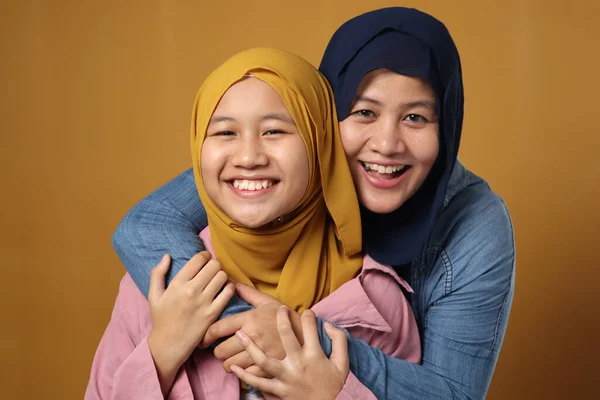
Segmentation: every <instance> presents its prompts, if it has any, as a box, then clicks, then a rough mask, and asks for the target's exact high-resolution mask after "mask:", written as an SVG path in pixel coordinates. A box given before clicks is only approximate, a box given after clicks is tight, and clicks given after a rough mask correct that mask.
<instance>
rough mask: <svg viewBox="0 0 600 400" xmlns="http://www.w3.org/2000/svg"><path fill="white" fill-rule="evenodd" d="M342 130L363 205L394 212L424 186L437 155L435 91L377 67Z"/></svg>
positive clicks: (367, 77)
mask: <svg viewBox="0 0 600 400" xmlns="http://www.w3.org/2000/svg"><path fill="white" fill-rule="evenodd" d="M340 133H341V136H342V142H343V144H344V150H345V151H346V156H347V158H348V163H349V165H350V169H351V171H352V177H353V179H354V184H355V185H356V190H357V193H358V198H359V200H360V202H361V204H362V205H363V206H365V207H366V208H368V209H369V210H371V211H373V212H375V213H380V214H384V213H389V212H392V211H394V210H396V209H398V208H399V207H400V206H402V204H404V203H405V202H406V200H408V199H409V198H410V197H411V196H413V195H414V194H415V192H416V191H417V190H418V189H419V187H421V185H422V184H423V182H424V181H425V179H426V178H427V174H428V173H429V171H430V170H431V168H432V167H433V164H434V163H435V160H436V158H437V155H438V152H439V139H438V117H437V112H436V99H435V94H434V92H433V90H432V89H431V87H430V85H429V84H428V83H427V82H426V81H425V80H423V79H420V78H413V77H409V76H405V75H400V74H397V73H395V72H392V71H390V70H387V69H377V70H374V71H372V72H370V73H368V74H367V75H365V77H364V78H363V80H362V82H361V84H360V86H359V88H358V90H357V93H356V97H355V99H354V103H353V105H352V109H351V112H350V115H349V116H348V117H347V118H346V119H345V120H343V121H342V122H341V123H340Z"/></svg>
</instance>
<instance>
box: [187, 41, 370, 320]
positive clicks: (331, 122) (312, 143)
mask: <svg viewBox="0 0 600 400" xmlns="http://www.w3.org/2000/svg"><path fill="white" fill-rule="evenodd" d="M248 75H251V77H247V76H248ZM241 79H260V80H261V81H263V82H265V83H267V84H268V85H269V86H271V87H272V88H273V89H274V90H275V91H276V92H277V93H278V94H279V96H280V97H281V98H282V100H283V101H284V103H285V105H286V107H287V109H288V111H289V112H290V114H291V116H292V118H293V119H294V122H295V124H296V126H297V128H298V131H299V132H300V134H301V136H302V139H303V141H304V144H305V146H306V150H307V153H308V161H309V167H310V179H309V184H308V188H307V190H306V193H305V195H304V197H303V198H302V200H301V201H300V203H299V204H298V205H297V206H296V207H295V208H294V209H293V210H291V211H290V212H289V213H287V214H286V215H283V216H281V218H280V221H279V219H278V220H277V221H274V222H272V223H270V224H267V225H266V226H264V227H261V228H258V229H249V228H245V227H240V226H239V225H237V224H236V223H234V221H233V220H232V219H231V218H229V216H227V215H226V214H225V213H224V212H223V211H221V210H220V209H219V208H218V207H217V206H216V205H215V204H214V203H213V202H212V200H211V199H210V197H209V196H208V194H207V192H206V190H205V189H204V185H203V182H202V173H201V170H200V157H201V148H202V144H203V142H204V139H205V137H206V129H207V127H208V123H209V120H210V118H211V116H212V114H213V112H214V110H215V109H216V107H217V105H218V103H219V100H220V99H221V97H222V96H223V94H224V93H225V92H226V91H227V89H229V87H231V86H232V85H233V84H235V83H236V82H238V81H240V80H241ZM191 148H192V159H193V169H194V176H195V180H196V185H197V188H198V193H199V195H200V199H201V200H202V203H203V204H204V206H205V208H206V212H207V216H208V223H209V229H210V233H211V239H212V242H213V248H214V251H215V255H216V259H217V260H219V262H220V263H221V266H222V268H223V270H224V271H225V272H226V273H227V275H228V276H229V277H230V278H232V279H234V280H236V281H239V282H242V283H246V284H248V285H252V286H254V287H256V288H257V289H259V290H260V291H262V292H265V293H268V294H270V295H273V296H274V297H276V298H277V299H279V300H280V301H281V302H283V303H284V304H286V305H287V306H288V307H290V308H291V309H294V310H296V311H303V310H304V309H306V308H309V307H311V306H312V305H313V304H315V303H317V302H318V301H319V300H321V299H323V298H324V297H326V296H327V295H329V294H330V293H332V292H333V291H334V290H336V289H337V288H338V287H340V286H341V285H343V284H344V283H346V282H347V281H348V280H350V279H352V278H353V277H354V276H355V275H356V274H357V272H358V271H359V270H360V268H361V265H362V257H361V255H360V250H361V240H362V238H361V224H360V209H359V206H358V200H357V198H356V194H355V189H354V185H353V182H352V176H351V174H350V170H349V168H348V165H347V162H346V157H345V153H344V149H343V147H342V143H341V140H340V136H339V131H338V122H337V114H336V111H335V104H334V100H333V93H332V90H331V87H330V86H329V84H328V83H327V81H326V80H325V79H324V77H323V76H322V75H321V74H320V73H319V72H318V71H317V70H316V69H315V68H314V67H313V66H312V65H311V64H310V63H308V62H307V61H305V60H304V59H302V58H300V57H298V56H295V55H293V54H290V53H287V52H285V51H282V50H276V49H268V48H257V49H251V50H246V51H243V52H241V53H238V54H237V55H235V56H233V57H232V58H230V59H229V60H227V61H226V62H225V63H224V64H222V65H221V66H220V67H218V68H217V69H216V70H215V71H214V72H213V73H212V74H211V75H210V76H209V77H208V78H207V79H206V81H205V82H204V83H203V85H202V87H201V88H200V90H199V92H198V95H197V96H196V101H195V104H194V109H193V113H192V124H191Z"/></svg>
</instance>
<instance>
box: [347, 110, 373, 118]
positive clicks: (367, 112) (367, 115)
mask: <svg viewBox="0 0 600 400" xmlns="http://www.w3.org/2000/svg"><path fill="white" fill-rule="evenodd" d="M352 114H354V115H358V116H359V117H365V118H370V117H373V116H375V113H374V112H373V111H371V110H358V111H354V112H353V113H352Z"/></svg>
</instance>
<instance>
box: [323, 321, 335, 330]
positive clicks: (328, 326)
mask: <svg viewBox="0 0 600 400" xmlns="http://www.w3.org/2000/svg"><path fill="white" fill-rule="evenodd" d="M323 325H325V328H329V329H333V325H331V324H330V323H329V322H325V323H324V324H323Z"/></svg>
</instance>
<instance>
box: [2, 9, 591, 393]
mask: <svg viewBox="0 0 600 400" xmlns="http://www.w3.org/2000/svg"><path fill="white" fill-rule="evenodd" d="M599 4H600V3H599V2H597V1H592V0H590V1H584V0H571V1H558V0H552V1H551V0H545V1H543V0H538V1H534V0H531V1H516V0H504V1H478V0H462V1H459V0H456V1H447V0H438V1H434V0H431V1H403V2H399V1H383V0H369V1H364V0H363V1H359V0H337V1H334V0H330V1H325V0H302V1H284V0H280V1H272V0H261V1H257V2H246V1H233V0H229V1H228V0H221V1H200V0H196V1H192V0H179V1H171V2H168V1H157V0H154V1H141V0H135V1H134V0H122V1H114V0H112V1H109V0H105V1H60V2H59V1H27V0H25V1H20V2H17V1H10V2H9V1H2V2H1V3H0V33H1V35H0V51H1V53H0V73H1V76H2V82H1V86H0V88H1V89H0V90H1V92H2V95H1V96H0V134H1V142H0V173H1V176H0V178H1V180H0V182H1V183H0V184H1V190H0V201H1V204H0V210H1V211H0V235H1V236H0V250H1V253H0V267H1V276H2V287H1V288H0V301H1V303H0V324H1V330H0V358H1V360H2V362H1V364H0V365H1V373H0V382H1V386H0V391H1V393H2V395H1V397H2V398H5V399H80V398H82V397H83V393H84V390H85V387H86V384H87V380H88V377H89V371H90V365H91V362H92V358H93V355H94V351H95V349H96V346H97V345H98V342H99V340H100V337H101V336H102V333H103V331H104V328H105V327H106V324H107V323H108V321H109V318H110V313H111V310H112V307H113V302H114V298H115V296H116V294H117V289H118V283H119V280H120V279H121V277H122V275H123V273H124V269H123V266H122V264H121V263H120V261H119V259H118V258H117V256H116V255H115V253H114V251H113V249H112V247H111V235H112V233H113V231H114V229H115V228H116V226H117V224H118V223H119V221H120V219H121V218H122V217H123V216H124V214H125V213H126V212H127V210H128V209H129V208H130V207H132V206H133V205H134V204H135V203H136V202H137V201H138V200H140V199H141V198H142V197H144V196H145V195H146V194H148V193H150V192H151V191H152V190H153V189H155V188H157V187H158V186H159V185H161V184H163V183H164V182H166V181H168V180H169V179H171V178H172V177H174V176H175V175H176V174H178V173H179V172H181V171H183V170H185V169H187V168H189V167H190V165H191V157H190V150H189V137H188V135H189V121H190V111H191V107H192V102H193V99H194V96H195V93H196V91H197V90H198V88H199V86H200V85H201V83H202V81H203V80H204V78H205V77H206V76H207V74H208V73H209V72H210V71H211V70H212V69H213V68H215V67H216V66H217V65H219V64H220V63H221V62H223V61H224V60H225V59H226V58H227V57H229V56H231V55H232V54H234V53H235V52H237V51H239V50H242V49H246V48H249V47H255V46H273V47H280V48H284V49H287V50H290V51H292V52H295V53H298V54H299V55H301V56H304V57H306V58H307V59H308V60H309V61H311V62H312V63H314V64H315V65H318V63H319V61H320V57H321V55H322V54H323V51H324V49H325V45H326V44H327V41H328V40H329V38H330V36H331V34H332V33H333V32H334V30H335V29H336V28H337V27H338V26H339V25H340V24H341V23H342V22H344V21H346V20H347V19H349V18H351V17H353V16H355V15H357V14H359V13H362V12H364V11H368V10H371V9H374V8H379V7H383V6H391V5H406V6H416V7H418V8H420V9H422V10H424V11H427V12H429V13H431V14H433V15H434V16H436V17H438V18H439V19H441V20H442V21H443V22H444V23H445V24H446V25H447V26H448V28H449V29H450V31H451V33H452V35H453V37H454V39H455V41H456V43H457V45H458V48H459V51H460V53H461V56H462V61H463V71H464V81H465V90H466V112H465V124H464V131H463V140H462V147H461V152H460V159H461V160H462V162H463V163H464V164H466V166H467V167H468V168H470V169H471V170H472V171H474V172H475V173H477V174H479V175H481V176H483V177H484V178H485V179H487V181H488V182H489V183H490V185H491V186H492V188H493V189H494V190H495V191H496V192H497V193H499V194H500V195H501V196H502V197H503V198H504V199H505V201H506V203H507V205H508V207H509V209H510V212H511V214H512V217H513V220H514V226H515V232H516V245H517V290H516V296H515V300H514V304H513V309H512V314H511V317H510V322H509V326H508V333H507V335H506V339H505V341H504V347H503V350H502V353H501V356H500V361H499V363H498V366H497V369H496V373H495V376H494V379H493V382H492V385H491V389H490V392H489V397H488V398H490V399H542V398H543V399H576V398H591V397H594V396H593V394H594V392H595V393H598V392H599V391H598V389H597V379H598V371H599V370H600V369H599V368H598V366H597V365H596V364H597V360H598V358H599V357H598V355H599V354H598V350H597V343H596V342H597V340H598V337H599V329H598V327H599V323H598V316H599V315H598V314H599V313H598V309H599V305H600V304H599V301H598V297H597V296H598V295H597V294H596V293H597V291H596V290H595V289H596V288H597V286H598V280H599V279H600V268H599V267H600V262H599V261H600V256H599V255H598V250H599V248H600V240H599V237H600V235H598V233H597V229H598V226H599V223H600V211H599V210H598V205H599V204H600V201H599V196H598V194H599V189H598V188H599V184H600V179H599V178H600V177H599V171H600V168H599V166H598V162H599V161H598V157H597V152H598V149H599V148H600V131H599V129H598V116H599V114H600V112H599V111H598V94H599V93H600V82H599V80H598V78H597V74H598V71H600V52H599V51H598V48H599V45H598V44H597V41H598V38H600V5H599Z"/></svg>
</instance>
